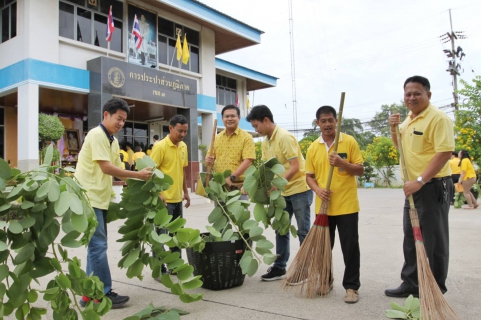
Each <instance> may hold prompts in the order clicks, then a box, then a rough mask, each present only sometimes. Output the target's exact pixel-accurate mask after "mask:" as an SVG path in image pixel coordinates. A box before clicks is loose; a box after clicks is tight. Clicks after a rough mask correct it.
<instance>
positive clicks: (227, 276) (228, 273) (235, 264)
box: [186, 233, 247, 290]
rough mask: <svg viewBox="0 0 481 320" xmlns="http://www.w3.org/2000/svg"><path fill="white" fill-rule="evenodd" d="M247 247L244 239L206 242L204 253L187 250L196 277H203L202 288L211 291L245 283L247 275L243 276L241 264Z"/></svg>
mask: <svg viewBox="0 0 481 320" xmlns="http://www.w3.org/2000/svg"><path fill="white" fill-rule="evenodd" d="M204 235H209V233H204ZM246 247H247V246H246V244H245V243H244V241H243V240H242V239H241V240H236V241H221V242H206V243H205V248H204V250H203V251H202V252H195V251H194V250H193V249H192V248H187V250H186V251H187V259H188V260H189V263H190V264H191V265H192V266H193V267H194V275H196V276H198V275H202V281H203V285H202V288H204V289H209V290H223V289H229V288H234V287H238V286H241V285H242V284H243V283H244V278H245V274H242V270H241V267H240V265H239V262H240V260H241V258H242V255H243V254H244V252H245V250H246Z"/></svg>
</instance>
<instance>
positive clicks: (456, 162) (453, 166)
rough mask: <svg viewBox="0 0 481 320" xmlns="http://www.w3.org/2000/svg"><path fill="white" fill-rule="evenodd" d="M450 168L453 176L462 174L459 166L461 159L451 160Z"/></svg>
mask: <svg viewBox="0 0 481 320" xmlns="http://www.w3.org/2000/svg"><path fill="white" fill-rule="evenodd" d="M449 167H450V168H451V174H461V167H460V166H459V158H456V157H454V158H452V159H450V160H449Z"/></svg>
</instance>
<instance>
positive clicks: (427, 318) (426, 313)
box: [395, 125, 460, 320]
mask: <svg viewBox="0 0 481 320" xmlns="http://www.w3.org/2000/svg"><path fill="white" fill-rule="evenodd" d="M395 130H396V138H397V145H398V150H399V158H400V160H401V166H402V168H403V177H404V180H405V181H409V176H408V171H407V168H406V165H405V163H406V159H404V153H403V148H402V144H401V134H400V132H399V126H398V125H396V129H395ZM409 206H410V209H409V216H410V218H411V225H412V228H413V234H414V241H415V245H416V260H417V265H418V284H419V300H420V303H421V316H422V318H423V319H424V320H456V319H460V318H459V317H458V315H457V314H456V313H455V312H454V310H453V309H452V308H451V306H450V305H449V304H448V302H447V301H446V299H445V298H444V295H443V294H442V292H441V290H440V289H439V286H438V284H437V283H436V280H435V279H434V276H433V273H432V271H431V268H430V267H429V261H428V258H427V255H426V249H425V248H424V242H423V236H422V233H421V227H420V225H419V217H418V212H417V210H416V207H415V206H414V199H413V196H412V195H409Z"/></svg>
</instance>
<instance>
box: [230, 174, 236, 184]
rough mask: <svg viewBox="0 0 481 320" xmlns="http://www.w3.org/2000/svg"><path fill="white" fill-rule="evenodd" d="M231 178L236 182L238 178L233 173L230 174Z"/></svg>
mask: <svg viewBox="0 0 481 320" xmlns="http://www.w3.org/2000/svg"><path fill="white" fill-rule="evenodd" d="M229 178H230V181H232V182H235V181H236V180H237V178H236V177H235V175H233V174H231V175H230V176H229Z"/></svg>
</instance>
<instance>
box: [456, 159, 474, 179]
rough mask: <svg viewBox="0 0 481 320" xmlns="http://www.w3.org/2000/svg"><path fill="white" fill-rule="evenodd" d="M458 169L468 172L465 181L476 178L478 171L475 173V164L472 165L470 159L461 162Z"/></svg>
mask: <svg viewBox="0 0 481 320" xmlns="http://www.w3.org/2000/svg"><path fill="white" fill-rule="evenodd" d="M458 168H460V169H461V171H466V174H465V175H464V178H463V181H465V180H468V179H471V178H476V171H474V167H473V164H472V163H471V161H469V159H466V158H465V159H463V161H461V166H460V167H458Z"/></svg>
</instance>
